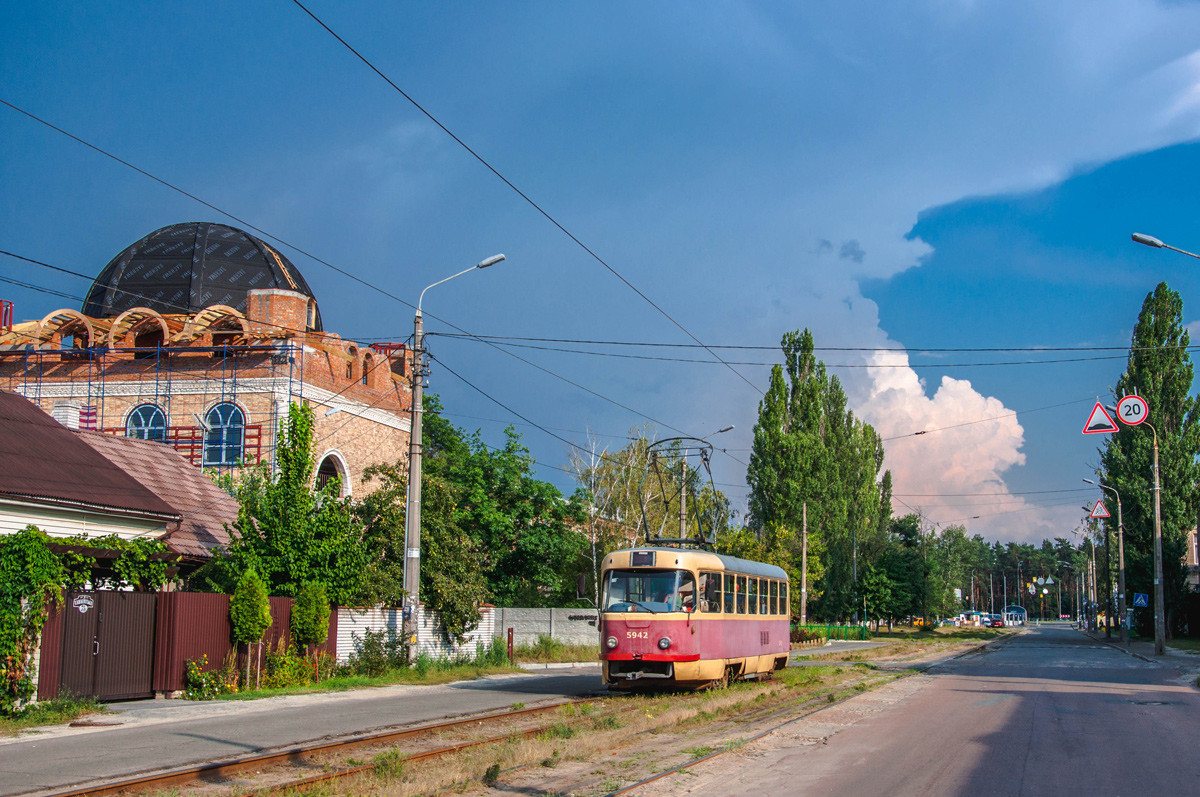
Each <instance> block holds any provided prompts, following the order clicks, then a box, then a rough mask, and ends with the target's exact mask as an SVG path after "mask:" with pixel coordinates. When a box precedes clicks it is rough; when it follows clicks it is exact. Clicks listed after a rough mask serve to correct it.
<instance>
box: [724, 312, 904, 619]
mask: <svg viewBox="0 0 1200 797" xmlns="http://www.w3.org/2000/svg"><path fill="white" fill-rule="evenodd" d="M781 346H782V349H783V355H784V365H783V366H776V367H774V368H773V369H772V371H771V378H770V382H769V384H768V388H767V392H766V394H765V395H764V396H763V399H762V401H761V402H760V403H759V408H758V422H757V423H756V424H755V426H754V442H753V447H752V449H751V454H750V464H749V467H748V469H747V472H746V480H747V483H748V484H749V486H750V497H749V504H750V516H749V519H748V520H749V525H750V527H751V528H753V529H755V530H756V531H761V530H763V529H766V528H768V527H770V526H782V527H786V528H787V529H789V530H791V531H792V534H793V539H794V540H795V541H796V544H798V542H799V540H800V537H801V535H800V534H799V533H798V532H799V531H800V529H801V524H802V515H803V512H804V509H805V507H807V516H808V529H809V533H808V550H809V556H808V565H809V573H808V576H809V579H808V580H809V595H810V597H812V598H814V599H815V600H816V603H815V606H814V607H813V613H814V614H817V615H819V616H824V617H826V618H830V619H833V618H840V617H847V616H849V615H850V614H851V613H854V612H856V611H859V610H861V596H859V595H857V593H856V581H857V575H858V574H857V572H856V571H857V570H858V565H859V564H860V563H861V564H866V563H868V562H871V561H872V560H874V559H877V558H879V557H880V556H882V554H883V551H884V550H885V548H886V547H887V544H888V543H887V529H888V521H889V520H890V518H891V507H890V503H891V478H890V475H888V474H887V473H883V474H881V473H880V471H881V469H882V466H883V445H882V442H881V441H880V439H879V436H878V434H876V432H875V430H874V429H873V428H872V427H871V426H870V425H869V424H866V423H863V422H862V421H860V420H858V419H857V418H856V417H855V416H854V413H853V412H851V411H850V410H849V409H848V408H847V400H846V394H845V391H844V390H843V389H842V386H841V383H840V381H839V380H838V379H837V377H834V376H830V375H829V374H828V373H826V369H825V365H824V363H822V362H821V361H820V360H818V359H817V358H816V356H815V345H814V342H813V337H812V334H811V333H810V332H809V331H808V330H804V331H803V332H789V333H787V334H785V335H784V336H783V339H782V342H781ZM785 374H786V376H785ZM792 558H793V560H794V561H796V562H797V563H798V562H799V558H800V552H799V550H798V549H793V551H792Z"/></svg>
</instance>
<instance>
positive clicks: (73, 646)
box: [38, 592, 337, 700]
mask: <svg viewBox="0 0 1200 797" xmlns="http://www.w3.org/2000/svg"><path fill="white" fill-rule="evenodd" d="M88 594H89V595H92V596H94V600H95V604H96V610H99V609H101V608H102V607H104V608H110V610H115V609H116V608H118V607H120V608H121V610H122V613H121V615H120V616H121V618H122V619H121V622H120V624H119V625H112V626H111V628H110V629H108V630H107V631H106V633H105V634H104V635H100V634H99V632H98V631H97V630H95V629H92V630H90V631H89V628H91V626H88V627H83V624H81V622H80V621H82V620H85V619H87V620H91V619H93V618H95V617H98V614H93V615H92V616H91V617H88V616H87V614H86V613H85V614H84V615H82V616H80V617H74V616H73V615H72V616H70V617H68V614H67V612H68V611H70V610H71V602H70V596H71V595H73V593H68V596H67V597H68V600H67V602H66V603H65V605H64V606H63V608H62V609H52V610H51V611H50V613H49V614H48V616H47V619H46V624H45V627H44V629H43V632H42V642H41V654H40V661H39V667H38V698H39V699H42V700H48V699H50V698H53V697H55V696H57V695H58V694H59V692H60V691H61V690H62V688H63V687H64V686H65V687H67V688H70V689H71V690H72V691H73V692H75V693H76V694H79V695H80V696H84V695H89V694H90V695H95V696H98V697H101V698H104V697H110V698H112V699H118V698H120V697H135V696H140V695H144V694H149V693H150V691H151V689H152V690H153V691H154V692H168V693H169V692H175V691H179V690H182V689H183V685H184V668H185V667H186V664H187V661H188V660H189V659H192V660H199V659H201V658H202V657H204V656H207V657H208V665H209V667H210V668H216V667H220V666H221V665H222V664H223V663H224V662H225V659H226V657H228V656H229V655H230V653H231V652H234V644H233V642H232V639H231V637H232V626H231V625H230V622H229V596H228V595H217V594H212V593H204V592H160V593H157V594H153V595H148V594H144V593H121V592H95V593H88ZM270 600H271V627H270V629H268V631H267V633H266V636H265V641H266V643H267V647H268V648H269V649H274V648H275V647H276V646H277V645H278V644H279V642H280V641H282V642H283V643H284V644H290V641H291V617H292V602H293V601H292V599H291V598H271V599H270ZM126 615H129V617H128V619H126V618H125V616H126ZM112 618H113V620H116V619H117V614H116V612H115V611H114V612H113V614H112ZM67 620H71V621H72V622H67ZM81 629H82V630H81ZM117 631H119V632H120V633H115V632H117ZM101 636H104V638H103V639H101V638H100V637H101ZM68 637H70V638H69V639H68ZM76 637H78V639H76ZM68 643H69V644H68ZM150 648H152V650H151V649H150ZM318 650H319V651H321V652H324V653H329V654H330V655H333V656H336V655H337V611H336V610H334V611H332V612H330V617H329V637H328V639H327V641H326V642H325V644H324V645H322V646H320V647H319V648H318ZM143 660H144V661H145V665H144V671H143V670H142V666H141V665H139V666H138V667H131V666H130V663H131V662H133V661H138V662H140V661H143ZM130 679H133V680H136V681H137V684H136V685H132V680H130ZM126 681H129V683H128V684H127V683H126ZM143 681H144V682H145V683H144V685H142V684H143Z"/></svg>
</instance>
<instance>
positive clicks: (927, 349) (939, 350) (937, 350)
mask: <svg viewBox="0 0 1200 797" xmlns="http://www.w3.org/2000/svg"><path fill="white" fill-rule="evenodd" d="M440 334H441V335H442V337H456V336H455V335H453V334H451V333H440ZM469 337H472V338H481V339H484V340H500V341H505V340H507V341H515V342H521V343H568V344H573V345H580V346H583V345H587V346H642V347H646V348H669V349H698V348H712V349H730V350H739V351H779V346H778V345H775V346H762V345H739V344H712V345H709V346H704V347H702V346H698V345H696V344H693V343H664V342H658V341H628V340H588V339H582V338H532V337H519V336H514V335H469ZM1178 348H1181V347H1179V346H1133V347H1130V346H1006V347H971V348H963V347H959V348H945V347H932V346H895V347H886V346H814V347H813V351H852V352H883V353H895V354H913V353H932V354H956V353H966V354H974V353H981V352H1042V351H1045V352H1059V351H1155V350H1158V349H1178ZM1186 348H1188V349H1196V348H1200V346H1187V347H1186Z"/></svg>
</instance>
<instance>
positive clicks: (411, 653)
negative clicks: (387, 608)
mask: <svg viewBox="0 0 1200 797" xmlns="http://www.w3.org/2000/svg"><path fill="white" fill-rule="evenodd" d="M502 260H504V255H492V256H491V257H489V258H487V259H485V260H481V261H479V263H477V264H476V265H474V266H471V267H470V268H467V269H463V270H462V271H460V272H458V273H457V274H453V275H451V276H449V277H446V278H445V279H443V280H438V281H437V282H435V283H433V284H432V285H428V286H426V288H425V290H423V291H421V295H420V297H419V298H418V299H417V313H416V315H415V316H414V318H413V366H412V408H411V422H410V423H409V434H408V505H407V507H406V509H405V512H404V592H405V593H406V598H405V600H406V601H407V605H408V611H407V612H405V614H404V637H405V639H407V640H408V643H409V647H408V657H409V660H410V661H411V660H412V659H413V658H414V657H415V656H416V652H417V644H416V643H417V612H418V610H419V608H420V605H421V604H420V601H419V600H418V597H419V594H420V588H421V452H422V450H423V448H424V447H423V445H422V440H421V419H422V416H423V415H424V408H423V407H422V406H421V402H422V400H423V395H424V387H425V357H424V355H425V348H424V347H425V334H424V326H423V323H422V319H421V302H422V301H424V299H425V291H428V290H429V289H430V288H434V287H437V286H438V285H441V284H442V283H443V282H449V281H450V280H452V279H454V278H455V277H461V276H462V275H463V274H466V273H468V272H471V271H475V270H476V269H480V268H487V267H488V266H494V265H496V264H497V263H499V262H500V261H502Z"/></svg>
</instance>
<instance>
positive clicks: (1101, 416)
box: [1083, 395, 1167, 656]
mask: <svg viewBox="0 0 1200 797" xmlns="http://www.w3.org/2000/svg"><path fill="white" fill-rule="evenodd" d="M1116 416H1117V417H1118V418H1119V419H1121V422H1122V423H1125V424H1126V425H1128V426H1139V425H1141V424H1143V423H1144V424H1146V426H1148V427H1149V428H1150V431H1151V433H1152V434H1153V435H1154V464H1153V465H1152V466H1151V475H1153V477H1154V655H1156V656H1162V655H1164V654H1165V653H1166V636H1167V622H1166V609H1165V607H1164V605H1163V603H1164V601H1165V600H1166V598H1165V596H1164V592H1165V590H1164V589H1163V566H1162V483H1161V481H1160V478H1159V472H1158V430H1157V429H1155V428H1154V426H1153V425H1152V424H1151V423H1150V422H1149V419H1150V405H1149V404H1148V403H1147V402H1146V400H1145V399H1144V398H1142V397H1141V396H1138V395H1129V396H1123V397H1122V398H1121V400H1120V401H1118V402H1117V407H1116ZM1117 428H1118V427H1117V425H1116V424H1115V423H1114V422H1113V419H1112V416H1110V415H1109V414H1108V410H1107V409H1106V408H1105V407H1104V405H1102V404H1101V403H1100V402H1099V401H1097V402H1096V406H1095V407H1093V408H1092V413H1091V415H1089V416H1088V419H1087V423H1085V424H1084V425H1083V433H1084V434H1104V433H1107V432H1115V431H1117ZM1120 506H1121V499H1120V497H1118V498H1117V510H1118V513H1119V512H1120ZM1093 511H1094V509H1093ZM1117 535H1118V549H1119V554H1120V579H1121V587H1120V589H1121V594H1120V603H1121V627H1122V629H1124V625H1125V529H1124V527H1123V526H1122V524H1121V522H1120V517H1119V514H1118V520H1117ZM1137 594H1142V593H1137ZM1135 605H1136V604H1135ZM1122 638H1126V637H1125V634H1124V632H1123V633H1122Z"/></svg>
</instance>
